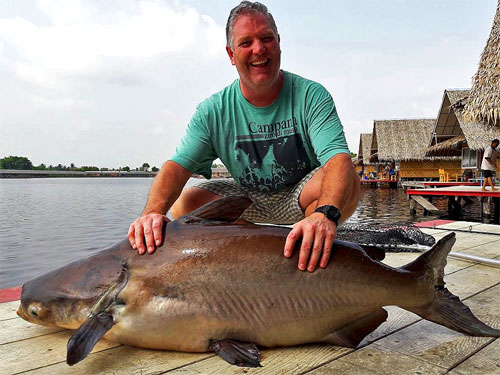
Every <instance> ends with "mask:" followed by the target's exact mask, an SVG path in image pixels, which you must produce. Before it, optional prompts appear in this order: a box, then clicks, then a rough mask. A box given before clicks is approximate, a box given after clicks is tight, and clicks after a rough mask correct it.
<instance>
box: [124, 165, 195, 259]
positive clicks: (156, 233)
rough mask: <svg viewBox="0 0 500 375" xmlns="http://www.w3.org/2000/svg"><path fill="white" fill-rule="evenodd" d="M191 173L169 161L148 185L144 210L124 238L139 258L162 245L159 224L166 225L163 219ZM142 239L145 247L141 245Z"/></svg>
mask: <svg viewBox="0 0 500 375" xmlns="http://www.w3.org/2000/svg"><path fill="white" fill-rule="evenodd" d="M191 174H192V173H191V172H190V171H188V170H187V169H186V168H184V167H182V166H180V165H179V164H177V163H175V162H173V161H167V162H166V163H165V164H163V166H162V167H161V169H160V171H159V172H158V174H157V175H156V178H155V179H154V181H153V184H152V185H151V189H150V191H149V195H148V200H147V202H146V207H144V210H143V212H142V215H141V216H140V217H138V218H137V219H136V220H135V221H134V222H133V223H132V224H131V225H130V228H129V230H128V235H127V238H128V240H129V241H130V245H131V246H132V248H133V249H136V250H137V251H138V253H139V254H144V253H145V252H146V248H147V251H148V253H150V254H151V253H153V252H154V251H155V248H156V246H159V245H160V244H161V243H162V241H163V238H162V232H163V223H164V222H165V221H168V219H167V217H166V216H165V215H166V213H167V212H168V210H169V209H170V207H172V205H173V204H174V202H175V201H176V200H177V198H178V197H179V195H180V194H181V192H182V188H183V187H184V185H186V182H187V180H188V179H189V177H191ZM144 238H145V239H146V243H144Z"/></svg>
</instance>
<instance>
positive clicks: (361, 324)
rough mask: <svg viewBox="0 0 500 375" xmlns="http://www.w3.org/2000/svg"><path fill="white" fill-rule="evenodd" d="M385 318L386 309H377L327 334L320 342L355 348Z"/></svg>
mask: <svg viewBox="0 0 500 375" xmlns="http://www.w3.org/2000/svg"><path fill="white" fill-rule="evenodd" d="M386 320H387V311H385V309H382V308H380V309H378V310H375V311H374V312H372V313H370V314H368V315H366V316H363V317H362V318H360V319H358V320H356V321H354V322H352V323H349V324H347V325H345V326H344V327H342V328H340V329H338V330H336V331H334V332H332V333H330V334H329V335H327V336H326V337H325V338H324V339H323V340H321V341H322V342H325V343H327V344H332V345H338V346H345V347H347V348H356V347H357V346H358V345H359V343H360V342H361V341H363V339H364V338H365V337H366V336H367V335H369V334H370V333H372V332H373V331H375V330H376V329H377V327H378V326H379V325H381V324H382V323H384V322H385V321H386Z"/></svg>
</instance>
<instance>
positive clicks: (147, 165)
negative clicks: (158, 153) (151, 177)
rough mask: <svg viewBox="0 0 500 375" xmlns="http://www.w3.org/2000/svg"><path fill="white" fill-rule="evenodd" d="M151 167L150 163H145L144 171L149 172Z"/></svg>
mask: <svg viewBox="0 0 500 375" xmlns="http://www.w3.org/2000/svg"><path fill="white" fill-rule="evenodd" d="M149 167H150V165H149V164H148V163H144V164H143V165H142V170H143V171H146V172H147V171H148V169H149Z"/></svg>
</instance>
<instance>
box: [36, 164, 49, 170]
mask: <svg viewBox="0 0 500 375" xmlns="http://www.w3.org/2000/svg"><path fill="white" fill-rule="evenodd" d="M33 169H35V170H38V171H45V170H46V169H47V166H46V165H45V164H43V163H42V164H40V165H39V166H36V167H33Z"/></svg>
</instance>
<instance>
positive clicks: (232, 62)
mask: <svg viewBox="0 0 500 375" xmlns="http://www.w3.org/2000/svg"><path fill="white" fill-rule="evenodd" d="M226 52H227V55H228V56H229V60H231V64H232V65H234V53H233V50H232V49H231V47H229V46H226Z"/></svg>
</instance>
